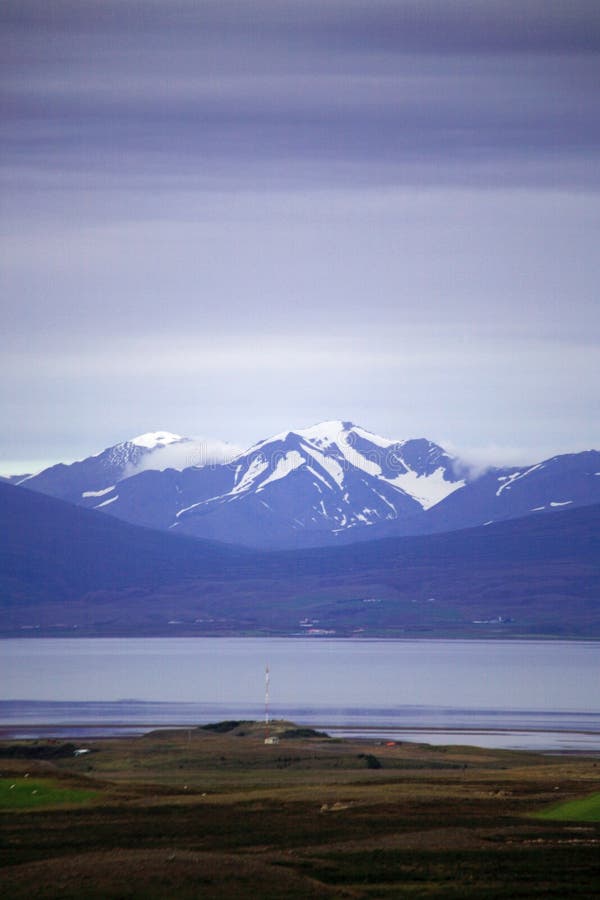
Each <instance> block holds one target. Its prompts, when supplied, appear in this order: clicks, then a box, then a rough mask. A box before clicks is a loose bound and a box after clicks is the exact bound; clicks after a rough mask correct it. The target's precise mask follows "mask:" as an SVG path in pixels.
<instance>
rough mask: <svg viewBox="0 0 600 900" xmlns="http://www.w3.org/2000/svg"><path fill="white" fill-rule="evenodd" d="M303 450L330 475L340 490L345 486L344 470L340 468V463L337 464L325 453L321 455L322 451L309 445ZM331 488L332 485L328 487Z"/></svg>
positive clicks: (304, 446)
mask: <svg viewBox="0 0 600 900" xmlns="http://www.w3.org/2000/svg"><path fill="white" fill-rule="evenodd" d="M303 449H304V450H305V451H306V452H307V453H309V454H310V456H312V458H313V459H314V460H315V462H317V463H318V464H319V465H320V466H321V468H322V469H325V471H326V472H327V474H328V475H330V476H331V478H332V479H333V481H334V482H335V484H336V485H337V486H338V488H341V487H342V486H343V484H344V470H343V469H342V467H341V466H340V464H339V462H337V461H336V460H335V459H334V458H333V457H332V456H326V455H325V454H324V453H321V452H320V450H317V449H316V448H314V447H311V446H309V445H308V444H304V445H303ZM328 487H331V485H328Z"/></svg>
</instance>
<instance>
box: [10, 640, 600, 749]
mask: <svg viewBox="0 0 600 900" xmlns="http://www.w3.org/2000/svg"><path fill="white" fill-rule="evenodd" d="M267 663H268V665H269V668H270V713H271V715H272V716H273V717H282V718H286V719H292V720H294V721H296V722H299V723H310V724H312V725H315V726H318V727H322V728H325V729H327V728H329V729H331V732H332V733H336V734H370V735H377V736H381V737H382V738H383V737H390V738H395V739H398V740H401V739H404V740H421V741H428V742H431V743H450V742H454V743H462V744H465V743H471V744H478V745H481V746H494V747H520V748H539V749H555V750H556V749H571V750H572V749H582V750H588V751H589V750H600V691H599V690H598V685H599V682H600V644H599V643H595V642H583V641H582V642H570V641H556V642H554V641H552V642H544V641H447V640H433V641H432V640H403V641H386V640H377V641H370V640H364V639H363V640H329V639H323V638H313V639H289V638H288V639H273V638H269V639H261V638H172V639H171V638H152V639H143V638H133V639H130V638H114V639H110V638H103V639H15V640H3V641H0V728H1V730H2V732H3V733H4V734H5V735H8V734H10V735H13V736H14V735H16V734H23V735H25V734H27V735H29V736H31V735H32V734H33V733H39V734H51V733H52V734H79V735H81V734H84V733H85V734H90V733H96V734H107V733H122V732H123V731H143V730H147V728H148V726H154V725H156V726H165V725H184V724H192V723H193V724H202V723H206V722H209V721H215V720H219V719H225V718H261V717H262V716H263V715H264V691H265V666H266V664H267ZM25 726H27V727H25ZM44 726H45V727H44Z"/></svg>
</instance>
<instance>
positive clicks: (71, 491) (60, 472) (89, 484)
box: [20, 431, 188, 503]
mask: <svg viewBox="0 0 600 900" xmlns="http://www.w3.org/2000/svg"><path fill="white" fill-rule="evenodd" d="M187 440H188V439H187V438H182V437H179V435H176V434H170V433H169V432H167V431H157V432H149V433H147V434H142V435H139V436H138V437H134V438H131V439H130V440H128V441H122V442H121V443H118V444H115V445H114V446H112V447H107V448H106V449H105V450H102V452H100V453H97V454H96V455H94V456H89V457H87V458H86V459H82V460H78V461H77V462H74V463H70V464H68V465H67V464H65V463H58V464H57V465H55V466H50V468H48V469H44V471H43V472H39V473H37V474H35V475H31V476H29V477H28V478H26V479H25V480H24V481H22V482H20V484H22V485H23V486H24V487H27V488H29V489H30V490H36V491H40V493H42V494H48V495H50V496H51V497H58V498H60V499H61V500H69V501H70V502H71V503H79V502H80V501H81V500H82V499H84V500H85V499H87V498H89V497H102V496H103V495H104V494H106V493H108V489H109V488H110V489H111V490H112V488H113V487H114V485H115V484H117V483H118V482H119V481H121V480H122V479H123V478H127V477H128V476H129V475H130V474H131V473H132V472H134V471H135V470H136V468H137V467H138V466H139V465H140V464H141V461H142V459H144V458H145V457H148V456H149V455H151V454H154V453H157V452H160V450H161V448H163V447H166V446H168V445H171V444H174V443H183V442H185V441H187Z"/></svg>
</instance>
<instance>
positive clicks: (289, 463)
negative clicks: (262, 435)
mask: <svg viewBox="0 0 600 900" xmlns="http://www.w3.org/2000/svg"><path fill="white" fill-rule="evenodd" d="M305 463H306V460H305V459H304V457H303V456H301V454H300V453H298V451H297V450H290V451H289V453H286V454H285V456H284V457H283V458H282V459H279V460H277V463H276V465H275V471H274V472H271V474H270V475H269V476H268V478H265V480H264V481H263V482H262V483H261V485H260V487H259V488H258V489H257V493H258V492H259V491H263V490H264V489H265V488H266V486H267V485H268V484H271V483H272V482H274V481H279V480H280V478H285V477H286V475H289V473H290V472H293V471H294V469H298V468H299V467H300V466H303V465H305Z"/></svg>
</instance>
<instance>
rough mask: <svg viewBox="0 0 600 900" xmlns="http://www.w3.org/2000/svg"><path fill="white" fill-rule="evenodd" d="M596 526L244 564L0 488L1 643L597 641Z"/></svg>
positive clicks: (517, 526) (524, 528) (527, 522)
mask: <svg viewBox="0 0 600 900" xmlns="http://www.w3.org/2000/svg"><path fill="white" fill-rule="evenodd" d="M57 524H58V525H59V526H60V527H57ZM599 526H600V506H598V505H596V506H588V507H582V508H580V509H576V510H568V511H561V512H558V513H556V514H555V515H552V516H540V515H532V516H529V517H527V518H522V519H518V520H515V521H507V522H503V523H500V524H497V525H491V526H487V527H480V528H476V529H469V530H466V531H457V532H452V533H448V534H438V535H432V536H424V537H411V538H390V539H386V540H381V541H370V542H364V543H359V544H356V545H353V546H351V547H339V548H313V549H306V550H302V551H285V552H279V553H256V552H253V551H248V550H242V549H240V548H235V547H231V546H224V545H218V544H212V543H210V542H207V541H197V540H191V539H187V538H184V537H176V536H173V535H169V534H165V533H160V532H152V531H150V530H147V529H142V528H139V527H137V526H130V525H128V524H126V523H123V522H119V521H118V520H116V519H113V518H112V517H110V516H103V515H101V514H100V513H98V512H91V511H88V510H83V509H78V508H77V507H74V506H72V505H69V504H67V503H63V502H61V501H57V500H54V499H53V498H49V497H44V496H42V495H39V494H36V493H34V492H29V491H27V490H25V489H24V488H15V487H11V486H10V485H2V484H0V528H1V530H2V534H3V536H4V537H5V539H4V540H3V542H2V545H1V547H0V610H1V615H2V623H3V624H2V629H1V630H2V633H4V634H15V633H23V629H25V630H26V631H28V632H31V631H32V630H33V631H34V633H39V634H52V633H57V631H56V629H57V628H59V627H60V629H61V630H60V633H65V631H66V632H67V633H72V632H69V629H73V628H76V629H77V633H79V634H83V633H86V634H198V633H199V634H211V633H234V634H240V633H253V634H257V633H258V634H290V633H297V632H298V631H299V630H300V631H303V632H304V633H305V632H306V631H307V630H309V631H310V630H315V629H316V630H317V631H319V630H323V631H326V632H332V633H335V634H339V635H345V634H357V633H360V634H366V635H369V634H372V635H394V634H395V635H398V634H404V633H406V634H429V635H432V634H438V635H440V634H446V635H452V634H455V635H462V636H465V635H467V636H468V635H473V634H476V635H478V636H481V635H484V634H490V635H496V634H498V633H500V634H502V635H504V636H507V635H511V634H513V635H514V634H525V635H534V634H537V635H540V634H554V635H559V634H561V635H567V634H569V635H581V636H586V637H592V636H600V537H599V534H600V528H599ZM309 626H310V627H309Z"/></svg>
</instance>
